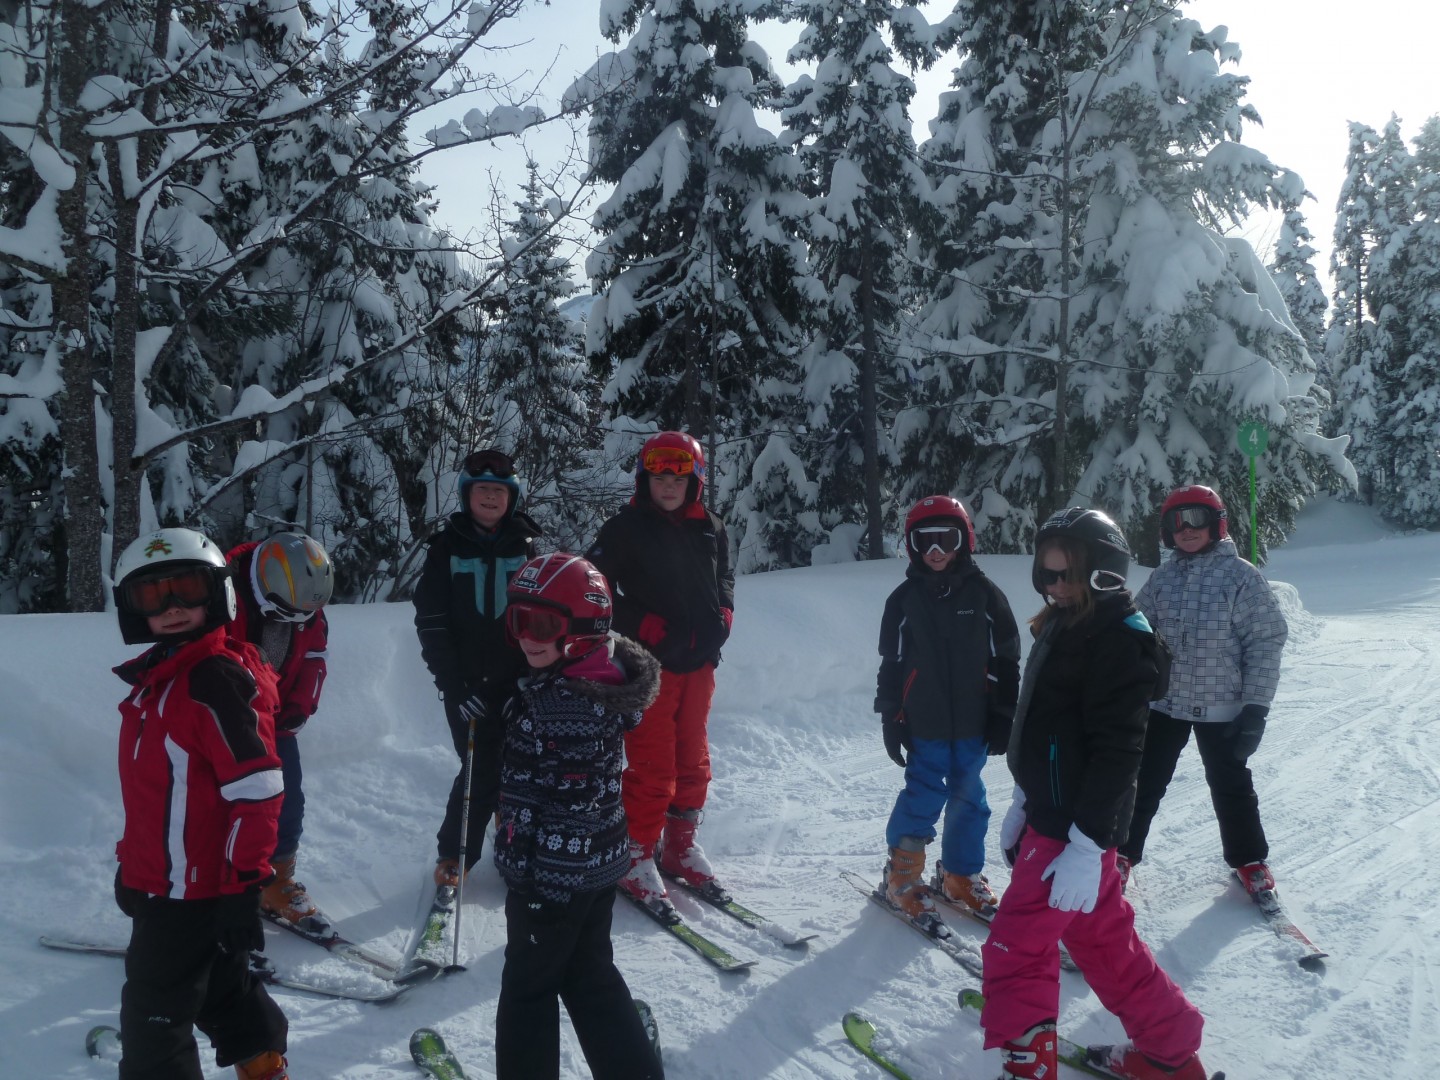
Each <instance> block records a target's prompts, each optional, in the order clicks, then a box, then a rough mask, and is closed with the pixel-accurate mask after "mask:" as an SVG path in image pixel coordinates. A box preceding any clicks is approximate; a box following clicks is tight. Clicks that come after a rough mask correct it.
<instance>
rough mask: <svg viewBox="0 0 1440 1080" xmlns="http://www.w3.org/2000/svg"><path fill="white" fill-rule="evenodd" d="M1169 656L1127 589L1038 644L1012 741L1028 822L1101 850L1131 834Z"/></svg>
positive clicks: (1054, 625)
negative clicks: (1074, 830)
mask: <svg viewBox="0 0 1440 1080" xmlns="http://www.w3.org/2000/svg"><path fill="white" fill-rule="evenodd" d="M1168 668H1169V662H1168V654H1167V653H1166V651H1165V647H1164V645H1163V644H1162V643H1161V642H1160V640H1159V638H1158V637H1156V635H1155V633H1154V631H1152V630H1151V629H1150V624H1149V623H1148V622H1147V621H1146V620H1145V616H1144V615H1142V614H1141V613H1140V612H1139V611H1138V610H1137V609H1136V608H1135V605H1134V604H1133V603H1132V602H1131V598H1130V594H1129V593H1128V592H1120V593H1111V594H1106V595H1103V596H1097V598H1096V605H1095V611H1094V612H1093V613H1092V614H1091V615H1090V616H1089V618H1087V619H1086V620H1085V621H1084V622H1082V623H1080V624H1078V625H1075V626H1065V625H1062V624H1061V623H1060V620H1058V619H1056V620H1053V621H1052V622H1051V623H1050V625H1049V626H1047V627H1046V628H1045V629H1044V630H1043V631H1042V632H1041V634H1040V635H1039V636H1038V637H1037V638H1036V641H1035V644H1034V645H1033V646H1031V650H1030V656H1029V658H1028V659H1027V661H1026V664H1025V684H1024V686H1023V687H1022V689H1021V691H1020V705H1019V707H1018V709H1017V710H1016V714H1015V728H1014V731H1013V732H1012V734H1011V736H1010V749H1009V765H1010V772H1011V774H1012V775H1013V776H1014V777H1015V782H1016V783H1017V784H1019V785H1020V788H1021V790H1022V791H1024V792H1025V816H1026V822H1027V824H1028V825H1030V827H1031V828H1033V829H1035V830H1037V831H1038V832H1040V833H1042V834H1044V835H1045V836H1048V837H1051V838H1052V839H1056V840H1068V839H1069V835H1070V826H1071V825H1072V824H1075V825H1078V826H1079V827H1080V831H1081V832H1083V833H1084V834H1085V835H1086V836H1088V837H1089V838H1090V839H1091V840H1093V841H1095V843H1096V844H1098V845H1099V846H1100V847H1102V848H1112V847H1114V846H1115V845H1116V844H1118V843H1119V842H1120V841H1122V840H1124V839H1125V837H1126V835H1127V834H1128V833H1129V831H1130V815H1131V814H1132V812H1133V811H1134V809H1135V777H1136V776H1137V775H1138V774H1139V772H1140V754H1141V751H1142V750H1143V749H1144V746H1145V723H1146V719H1147V717H1148V715H1149V711H1150V702H1151V701H1153V700H1156V699H1158V698H1160V697H1163V696H1164V692H1165V681H1166V672H1167V671H1168Z"/></svg>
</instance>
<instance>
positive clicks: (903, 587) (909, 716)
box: [875, 558, 1020, 753]
mask: <svg viewBox="0 0 1440 1080" xmlns="http://www.w3.org/2000/svg"><path fill="white" fill-rule="evenodd" d="M1019 688H1020V632H1019V631H1018V630H1017V629H1016V626H1015V616H1014V614H1012V613H1011V611H1010V604H1009V601H1007V600H1006V599H1005V594H1004V593H1003V592H1001V591H1000V589H999V588H997V587H996V585H995V583H994V582H992V581H991V580H990V579H989V578H987V577H986V576H985V575H984V574H983V573H981V571H980V568H979V567H978V566H976V565H975V564H974V562H972V561H971V560H970V559H968V558H966V559H963V560H958V559H957V560H956V561H955V562H954V563H953V564H951V566H950V567H949V568H948V570H947V571H946V572H945V573H941V574H937V573H935V572H934V571H933V570H930V569H928V568H927V567H925V566H924V565H923V564H920V565H915V564H914V563H912V564H911V566H910V568H909V569H908V570H907V571H906V572H905V581H904V582H902V583H901V584H900V586H899V587H898V588H896V590H895V591H894V592H892V593H891V594H890V597H889V599H888V600H886V601H885V614H884V615H883V616H882V617H881V619H880V674H879V675H878V676H877V678H876V680H875V711H876V712H878V713H879V714H880V715H881V716H882V717H891V716H902V717H903V719H904V721H905V723H906V724H908V725H909V730H910V734H911V735H912V736H914V737H915V738H917V739H977V738H982V737H983V738H985V739H988V740H989V741H990V743H991V746H992V747H993V749H994V752H995V753H1003V752H1004V750H1005V746H1006V744H1007V743H1008V741H1009V738H1010V722H1011V718H1012V717H1013V716H1014V715H1015V698H1016V696H1017V694H1018V693H1019Z"/></svg>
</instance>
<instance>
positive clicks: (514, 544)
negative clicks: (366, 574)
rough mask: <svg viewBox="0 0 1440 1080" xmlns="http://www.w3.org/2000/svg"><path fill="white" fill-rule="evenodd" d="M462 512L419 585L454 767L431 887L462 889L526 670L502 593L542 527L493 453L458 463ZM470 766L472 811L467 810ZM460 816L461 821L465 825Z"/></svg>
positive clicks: (418, 624) (424, 648) (440, 535)
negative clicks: (505, 725)
mask: <svg viewBox="0 0 1440 1080" xmlns="http://www.w3.org/2000/svg"><path fill="white" fill-rule="evenodd" d="M456 494H457V495H458V496H459V501H460V509H458V510H456V511H455V512H454V513H452V514H451V515H450V516H449V518H448V519H447V520H446V522H445V525H444V527H443V528H441V529H440V530H439V531H438V532H437V533H436V534H435V535H434V536H433V537H431V538H430V540H429V541H427V546H426V552H425V565H424V567H423V568H422V569H421V571H420V580H419V582H418V583H417V584H416V586H415V631H416V633H417V634H418V635H419V637H420V655H421V657H422V659H424V661H425V666H426V667H427V668H429V670H430V674H431V676H433V678H434V679H435V686H436V688H437V689H438V690H439V691H440V696H441V698H442V699H443V701H444V708H445V723H446V725H447V726H448V728H449V730H450V739H451V743H452V744H453V745H454V747H455V755H456V759H457V762H458V768H457V770H456V773H455V781H454V783H452V784H451V786H450V794H449V797H448V798H447V799H446V802H445V816H444V819H443V820H442V821H441V823H440V829H439V831H438V832H437V833H436V834H435V850H436V858H435V873H434V877H435V885H436V887H437V888H451V889H453V888H455V887H456V886H458V885H459V884H460V874H461V872H462V868H461V866H460V849H461V840H462V839H464V841H465V844H464V848H465V866H464V868H463V869H464V870H469V869H470V867H472V866H473V865H475V863H476V862H477V861H478V860H479V858H480V854H481V846H482V844H483V841H484V836H485V823H486V822H487V821H488V820H489V819H490V815H491V814H492V813H494V811H495V802H496V799H497V797H498V793H499V787H500V744H501V739H502V737H503V731H502V726H501V723H500V714H501V710H502V709H503V707H504V705H505V702H506V701H507V700H508V699H509V697H510V695H511V694H513V693H514V692H515V684H516V681H517V680H518V679H519V678H520V676H521V675H522V674H524V672H525V658H524V657H523V656H522V655H521V653H520V650H519V649H518V648H517V647H516V645H515V642H514V640H513V639H511V638H510V637H509V636H507V634H506V630H505V603H506V600H505V589H506V586H507V585H508V584H509V583H510V580H511V578H513V577H514V576H515V572H516V571H517V570H519V569H520V567H521V565H522V564H524V562H525V560H526V559H528V558H530V556H531V555H532V554H533V551H534V546H535V539H536V537H538V536H541V535H542V530H541V528H540V526H539V525H538V524H536V523H535V521H534V520H532V519H531V518H530V517H529V516H528V515H527V514H525V513H524V512H523V511H522V510H521V509H520V506H521V504H522V502H523V501H524V496H525V488H524V485H523V483H522V482H521V479H520V477H519V475H517V473H516V471H515V462H514V461H513V460H512V459H511V458H510V456H509V455H508V454H505V453H503V452H502V451H500V450H497V449H488V450H478V451H476V452H475V453H472V454H470V455H468V456H467V457H466V458H465V460H464V461H463V462H462V463H461V468H460V474H459V477H458V478H457V480H456ZM467 761H468V762H469V763H470V799H469V804H468V805H469V814H468V816H467V815H466V813H465V807H466V800H465V773H466V763H467ZM462 818H466V820H465V821H463V822H462V820H461V819H462Z"/></svg>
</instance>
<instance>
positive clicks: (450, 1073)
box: [410, 1028, 465, 1080]
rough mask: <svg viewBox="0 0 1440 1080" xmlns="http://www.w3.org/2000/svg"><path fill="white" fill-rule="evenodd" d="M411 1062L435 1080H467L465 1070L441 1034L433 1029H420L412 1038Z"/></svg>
mask: <svg viewBox="0 0 1440 1080" xmlns="http://www.w3.org/2000/svg"><path fill="white" fill-rule="evenodd" d="M410 1060H411V1061H413V1062H415V1064H416V1065H418V1066H420V1068H421V1069H422V1070H423V1071H424V1073H425V1075H427V1076H430V1077H433V1078H434V1080H465V1070H464V1069H462V1068H461V1067H460V1062H458V1061H456V1060H455V1055H454V1054H452V1053H451V1052H450V1049H449V1047H447V1046H446V1045H445V1040H444V1039H443V1038H441V1036H440V1033H439V1032H438V1031H435V1030H434V1029H432V1028H418V1029H417V1030H416V1031H415V1033H414V1034H413V1035H411V1036H410Z"/></svg>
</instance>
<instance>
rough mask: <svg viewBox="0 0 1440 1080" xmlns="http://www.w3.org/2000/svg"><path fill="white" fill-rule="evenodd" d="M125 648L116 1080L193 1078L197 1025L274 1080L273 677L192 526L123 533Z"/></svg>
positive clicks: (219, 560)
mask: <svg viewBox="0 0 1440 1080" xmlns="http://www.w3.org/2000/svg"><path fill="white" fill-rule="evenodd" d="M115 581H116V584H115V606H116V614H117V617H118V620H119V623H120V632H121V636H122V637H123V638H124V639H125V642H126V644H140V643H147V642H148V643H153V644H152V645H151V647H150V648H149V649H148V650H147V651H146V652H145V653H144V654H143V655H141V656H139V657H137V658H135V659H134V660H131V661H129V662H128V663H125V664H122V665H120V666H119V667H117V668H116V669H115V672H116V674H118V675H119V676H120V677H121V678H122V679H123V680H124V681H125V682H126V683H127V684H129V685H128V688H127V694H126V697H125V700H124V701H123V702H122V703H121V705H120V753H119V761H120V794H121V798H122V800H123V802H124V807H125V825H124V832H123V834H122V836H121V839H120V842H119V844H117V845H116V849H115V854H116V858H117V859H118V861H119V863H120V866H119V870H118V871H117V872H116V875H115V902H116V904H117V905H118V906H119V908H120V910H121V911H123V912H124V913H125V914H126V915H127V916H129V917H130V919H131V934H130V942H129V946H128V949H127V955H126V959H125V988H124V990H123V992H122V994H121V1004H120V1033H121V1041H122V1046H123V1051H124V1056H123V1058H122V1060H121V1063H120V1069H121V1074H122V1075H124V1076H127V1077H136V1078H142V1077H149V1078H159V1077H173V1076H181V1075H184V1076H199V1075H200V1071H201V1070H200V1052H199V1048H198V1046H197V1045H196V1041H195V1031H194V1029H195V1028H197V1027H198V1028H199V1029H200V1030H201V1031H203V1032H204V1033H205V1034H206V1035H207V1036H209V1038H210V1041H211V1042H212V1043H213V1044H214V1047H215V1061H216V1063H217V1064H218V1065H220V1066H222V1067H223V1066H227V1065H234V1066H236V1071H237V1072H238V1074H239V1075H240V1076H241V1077H242V1078H248V1080H284V1078H285V1076H286V1071H285V1058H284V1054H285V1048H286V1037H287V1025H286V1021H285V1016H284V1014H283V1013H281V1011H280V1009H279V1007H278V1006H277V1005H276V1004H275V1002H274V1001H272V1000H271V999H270V997H269V995H268V994H267V993H266V991H265V987H264V985H263V984H262V983H260V982H259V981H257V980H256V979H255V978H254V977H253V976H252V975H251V973H250V950H251V949H255V948H259V947H261V945H262V944H263V941H264V931H263V929H262V927H261V922H260V890H261V887H262V886H263V885H264V884H265V882H266V881H267V880H269V878H270V876H271V869H270V862H269V858H270V853H271V852H272V851H273V850H274V848H275V835H276V820H277V818H278V816H279V813H280V802H281V794H282V790H283V786H282V780H281V769H280V759H279V758H278V757H277V756H276V753H275V735H274V716H275V707H276V702H277V700H278V694H277V691H276V684H275V675H274V673H273V672H272V671H271V670H270V668H269V667H268V666H267V665H266V664H265V662H264V661H263V660H262V659H261V658H260V655H259V654H258V653H257V652H256V650H255V649H254V647H252V646H251V645H249V644H247V643H245V642H243V641H237V640H234V639H232V638H231V637H230V636H229V634H228V628H229V624H230V622H231V620H232V619H233V618H234V617H235V608H236V598H235V589H234V586H233V584H232V582H231V578H230V571H229V568H228V567H227V566H226V565H225V558H224V556H223V555H222V554H221V552H220V549H219V548H218V547H217V546H216V545H215V544H214V543H213V542H212V541H211V540H210V539H209V538H208V537H206V536H203V535H202V534H200V533H197V532H194V531H193V530H190V529H160V530H157V531H156V532H154V533H151V534H149V535H147V536H142V537H140V538H139V539H137V540H136V541H135V542H134V543H132V544H130V545H129V546H128V547H127V548H126V549H125V550H124V552H122V553H121V555H120V559H119V561H118V563H117V564H116V568H115Z"/></svg>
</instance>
